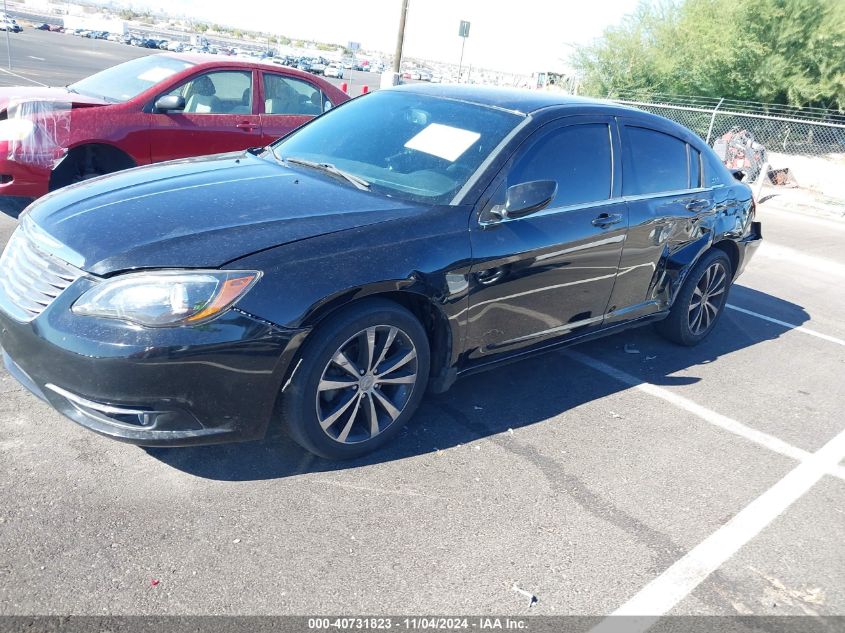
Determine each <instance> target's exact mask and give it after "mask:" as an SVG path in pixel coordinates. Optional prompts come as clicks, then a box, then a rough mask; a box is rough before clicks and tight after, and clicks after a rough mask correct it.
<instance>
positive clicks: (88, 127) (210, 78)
mask: <svg viewBox="0 0 845 633" xmlns="http://www.w3.org/2000/svg"><path fill="white" fill-rule="evenodd" d="M348 99H349V97H348V96H347V95H346V94H344V93H343V92H341V91H340V90H338V89H337V88H335V87H334V86H332V85H331V84H329V83H327V82H326V81H324V80H322V79H319V78H316V77H314V76H312V75H308V74H306V73H301V72H297V71H295V70H293V69H285V68H281V67H279V66H271V65H269V64H258V63H256V62H251V61H239V60H223V59H219V60H215V59H210V58H208V57H202V56H198V55H180V54H176V53H165V54H159V55H151V56H147V57H141V58H138V59H134V60H132V61H128V62H125V63H123V64H120V65H118V66H115V67H112V68H109V69H107V70H104V71H102V72H100V73H97V74H95V75H92V76H90V77H88V78H86V79H83V80H81V81H78V82H76V83H74V84H71V85H70V86H68V87H67V88H42V87H33V86H26V87H15V88H0V115H2V117H3V119H2V120H0V195H10V196H23V197H38V196H41V195H43V194H45V193H47V192H48V191H52V190H54V189H57V188H59V187H62V186H65V185H68V184H71V183H73V182H78V181H80V180H86V179H88V178H93V177H94V176H97V175H100V174H105V173H109V172H113V171H118V170H121V169H126V168H129V167H134V166H136V165H143V164H146V163H150V162H159V161H165V160H171V159H174V158H182V157H186V156H199V155H202V154H213V153H217V152H227V151H232V150H242V149H245V148H247V147H260V146H263V145H266V144H268V143H270V142H272V141H273V140H275V139H277V138H279V137H280V136H283V135H285V134H287V133H288V132H290V131H291V130H293V129H295V128H296V127H298V126H300V125H302V124H303V123H305V122H306V121H309V120H310V119H312V118H314V117H315V116H317V115H319V114H321V113H322V112H324V111H325V110H327V109H329V108H331V107H332V106H335V105H338V104H340V103H342V102H344V101H346V100H348Z"/></svg>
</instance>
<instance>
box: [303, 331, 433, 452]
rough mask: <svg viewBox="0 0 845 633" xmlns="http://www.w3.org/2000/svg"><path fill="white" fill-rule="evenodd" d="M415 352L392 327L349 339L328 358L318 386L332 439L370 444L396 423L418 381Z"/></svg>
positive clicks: (321, 416) (323, 422)
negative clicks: (368, 442) (369, 441)
mask: <svg viewBox="0 0 845 633" xmlns="http://www.w3.org/2000/svg"><path fill="white" fill-rule="evenodd" d="M417 375H418V362H417V350H416V347H415V346H414V343H413V341H412V340H411V338H410V337H409V336H408V334H406V333H405V332H404V331H402V330H401V329H400V328H398V327H395V326H392V325H374V326H371V327H368V328H366V329H365V330H361V331H360V332H358V333H357V334H355V335H354V336H352V337H350V338H349V339H348V340H347V341H346V342H345V343H343V345H341V346H340V348H339V349H338V350H337V351H336V352H335V353H334V355H333V356H332V358H331V360H329V362H328V364H327V365H326V367H325V368H324V369H323V373H322V375H321V377H320V382H319V383H318V384H317V401H316V407H317V420H318V421H319V423H320V427H321V428H322V429H323V431H324V432H325V433H326V435H328V436H329V437H330V438H331V439H332V440H334V441H336V442H339V443H341V444H356V443H360V442H366V441H367V440H370V439H372V438H374V437H375V436H377V435H378V434H380V433H382V432H384V431H385V429H387V428H388V427H389V426H390V425H391V424H393V423H394V422H395V421H396V420H397V419H398V418H399V416H400V415H401V414H402V411H403V410H404V409H405V406H406V405H407V404H408V401H409V400H410V398H411V394H412V393H413V390H414V385H415V384H416V382H417Z"/></svg>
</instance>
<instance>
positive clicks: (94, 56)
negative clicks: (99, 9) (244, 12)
mask: <svg viewBox="0 0 845 633" xmlns="http://www.w3.org/2000/svg"><path fill="white" fill-rule="evenodd" d="M9 41H10V42H11V51H12V56H11V58H12V68H11V69H9V68H8V54H7V50H8V49H7V48H6V34H5V33H0V86H32V85H39V84H40V85H44V86H66V85H67V84H69V83H73V82H74V81H79V80H80V79H82V78H83V77H87V76H88V75H92V74H94V73H95V72H98V71H100V70H103V69H104V68H108V67H110V66H114V65H116V64H120V63H122V62H125V61H128V60H130V59H135V58H136V57H143V56H145V55H151V54H156V53H161V52H164V51H156V50H150V49H147V48H139V47H137V46H127V45H125V44H119V43H117V42H108V41H106V40H91V39H87V38H82V37H76V36H74V35H70V34H68V33H50V32H44V31H36V30H35V29H32V28H26V29H25V30H24V31H23V32H21V33H10V34H9ZM223 59H226V58H225V57H224V58H223ZM380 78H381V75H380V74H378V73H369V72H360V71H357V70H356V71H352V74H351V76H350V77H347V78H346V79H327V81H330V82H331V83H333V84H335V85H336V86H339V85H340V84H341V83H346V84H347V88H348V91H349V94H350V95H352V96H357V95H359V94H361V90H362V89H363V87H364V86H367V87H368V88H369V89H375V88H377V87H378V85H379V81H380Z"/></svg>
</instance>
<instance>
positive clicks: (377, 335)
mask: <svg viewBox="0 0 845 633" xmlns="http://www.w3.org/2000/svg"><path fill="white" fill-rule="evenodd" d="M394 330H395V331H396V333H395V334H394V333H393V332H394ZM370 332H372V333H373V334H372V337H373V341H374V343H373V344H369V343H368V341H369V340H370V339H369V336H370ZM391 335H392V336H393V338H391ZM385 346H386V348H385ZM382 348H385V349H384V351H383V352H382ZM340 352H343V357H341V356H340ZM352 356H354V357H355V358H354V359H353V358H352ZM338 358H340V360H341V361H342V362H340V363H338V362H336V359H338ZM407 358H411V360H405V359H407ZM300 359H301V363H300V361H299V360H298V361H296V363H300V364H299V367H298V368H296V369H295V371H294V374H293V377H292V378H291V380H290V383H289V384H288V385H287V388H286V389H285V390H284V393H283V394H282V406H281V412H282V422H283V424H284V425H285V427H286V429H287V431H288V434H289V435H290V436H291V437H292V438H293V439H294V440H295V441H296V442H297V443H298V444H300V445H301V446H302V447H303V448H305V449H307V450H309V451H311V452H312V453H314V454H315V455H318V456H320V457H324V458H326V459H353V458H356V457H361V456H362V455H366V454H367V453H370V452H372V451H374V450H376V449H377V448H379V447H381V446H383V445H384V444H385V443H387V442H389V441H390V440H391V439H392V438H393V437H395V436H396V434H397V433H399V431H401V430H402V427H403V426H405V424H406V423H407V422H408V420H410V418H411V417H413V415H414V413H415V412H416V410H417V407H419V404H420V401H421V400H422V397H423V395H424V393H425V389H426V385H427V383H428V373H429V366H430V350H429V342H428V337H427V335H426V332H425V329H423V327H422V325H421V324H420V322H419V321H418V320H417V318H416V317H415V316H414V315H413V314H411V313H410V312H409V311H408V310H406V309H405V308H403V307H402V306H400V305H399V304H396V303H393V302H392V301H387V300H383V299H373V300H366V301H362V302H361V303H358V304H355V305H353V306H350V307H349V308H347V309H345V310H343V311H341V312H340V313H338V314H337V315H334V316H332V317H330V318H329V320H327V321H326V322H324V323H321V324H320V325H319V326H318V327H317V329H316V330H315V331H314V332H313V333H312V334H311V336H310V337H309V339H308V340H307V341H306V342H305V344H304V346H303V351H302V354H301V356H300ZM347 361H348V362H347ZM402 361H404V363H402V364H399V365H397V363H400V362H402ZM296 363H295V364H294V367H296ZM362 367H367V370H366V373H365V374H364V375H360V372H362V371H364V370H363V369H362ZM391 367H393V368H392V369H391ZM353 370H356V371H353ZM353 376H354V378H353ZM411 379H413V383H409V382H407V381H409V380H411ZM400 380H401V381H405V382H403V383H401V384H398V381H400ZM356 381H357V382H356ZM381 381H384V382H381ZM388 383H391V384H388ZM335 384H338V385H339V384H348V386H345V387H339V388H336V389H335V388H329V389H327V388H326V386H327V385H335ZM356 398H357V404H356V402H355V400H356ZM350 403H351V404H350ZM347 405H348V408H347V409H346V410H344V411H343V413H341V414H340V415H339V417H337V418H336V420H335V421H333V422H330V421H331V420H332V419H333V418H334V415H335V414H336V413H337V412H338V411H340V410H341V409H343V407H344V406H347ZM388 405H390V406H388ZM391 406H392V407H393V408H392V409H391V408H390V407H391ZM397 412H398V415H397V416H396V417H395V418H393V417H392V416H393V415H394V414H396V413H397ZM353 416H355V417H354V419H353ZM373 416H375V420H376V422H375V425H374V426H373V419H374V418H373ZM326 423H329V426H328V428H327V429H326V430H324V428H323V424H326ZM373 428H376V429H378V430H377V431H376V432H375V434H374V433H373ZM344 433H345V435H344Z"/></svg>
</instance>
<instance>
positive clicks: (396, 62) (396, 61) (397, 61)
mask: <svg viewBox="0 0 845 633" xmlns="http://www.w3.org/2000/svg"><path fill="white" fill-rule="evenodd" d="M4 2H5V0H4ZM407 16H408V0H402V11H401V12H400V13H399V35H398V37H397V38H396V53H395V54H394V55H393V72H394V73H396V74H397V75H398V74H399V68H400V66H401V65H402V46H403V45H404V43H405V18H407Z"/></svg>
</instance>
